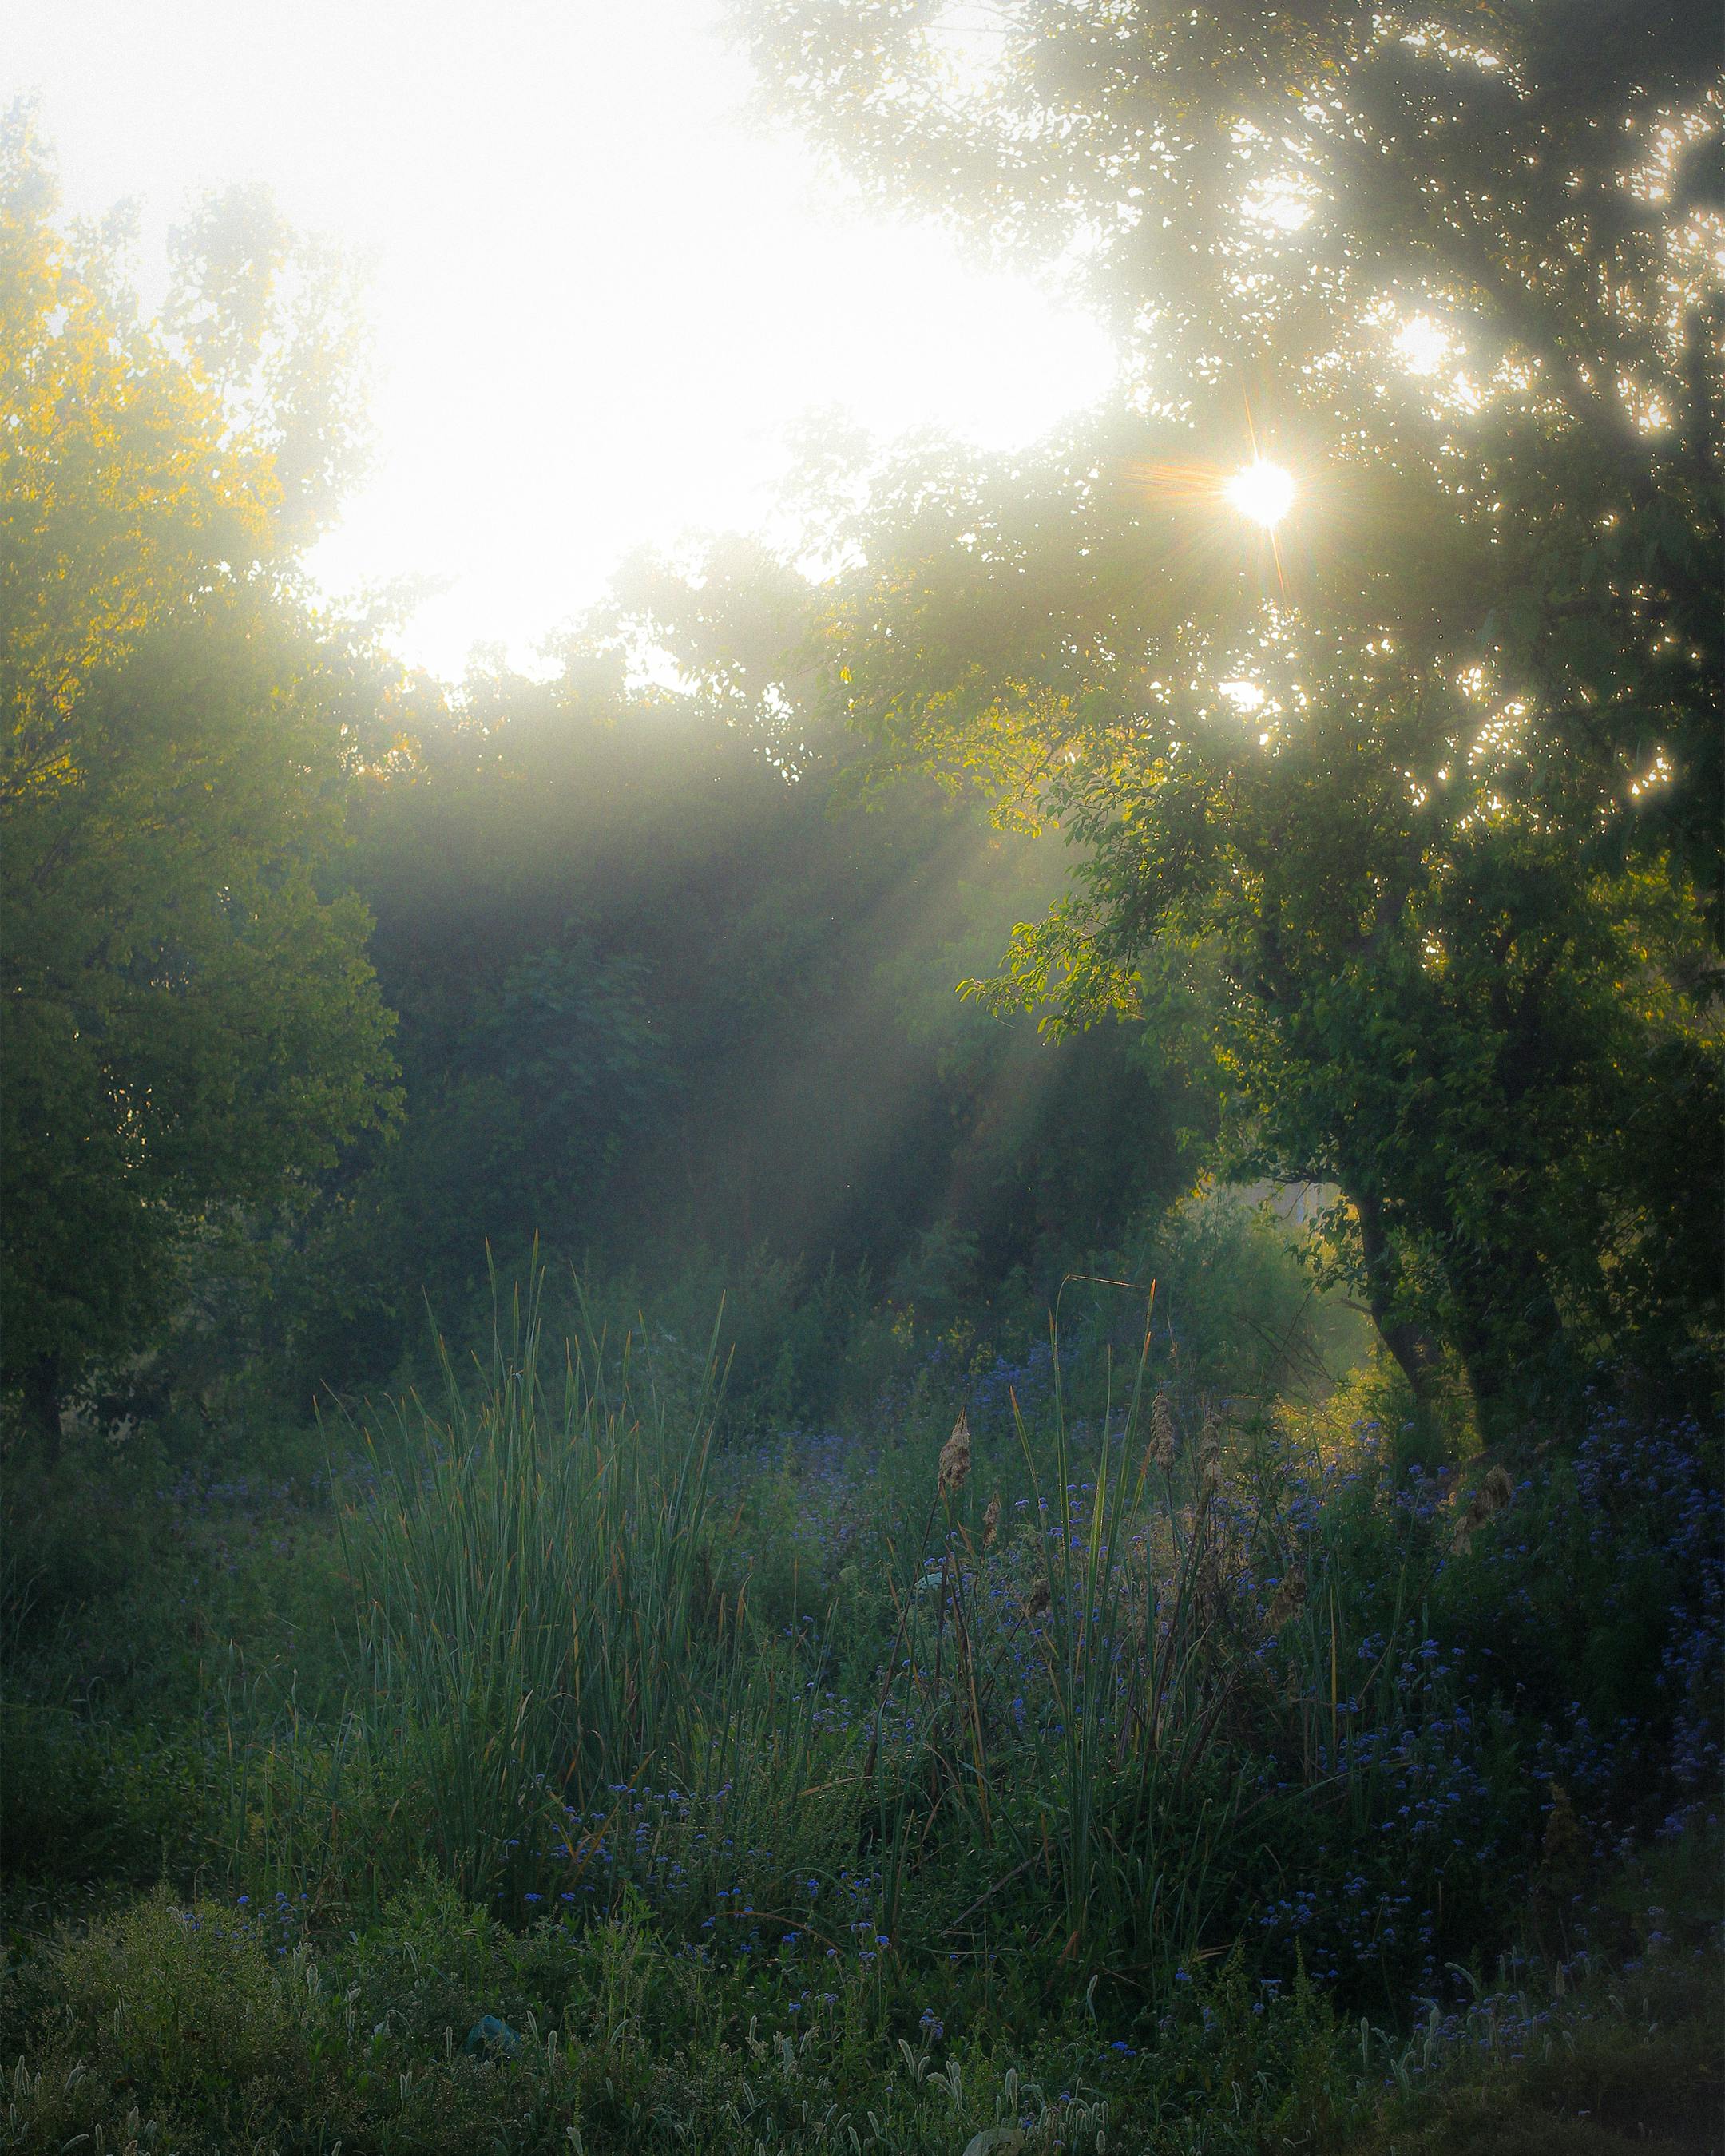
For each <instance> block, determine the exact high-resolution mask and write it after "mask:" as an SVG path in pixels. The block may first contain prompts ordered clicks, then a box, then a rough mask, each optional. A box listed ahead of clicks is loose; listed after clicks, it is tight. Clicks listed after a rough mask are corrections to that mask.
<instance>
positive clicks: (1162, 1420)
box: [1144, 1393, 1174, 1475]
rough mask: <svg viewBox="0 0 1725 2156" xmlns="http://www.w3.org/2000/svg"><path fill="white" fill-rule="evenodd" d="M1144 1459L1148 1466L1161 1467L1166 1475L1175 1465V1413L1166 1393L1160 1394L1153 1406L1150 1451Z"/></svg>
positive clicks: (1151, 1410) (1151, 1411)
mask: <svg viewBox="0 0 1725 2156" xmlns="http://www.w3.org/2000/svg"><path fill="white" fill-rule="evenodd" d="M1144 1457H1145V1463H1146V1465H1147V1466H1151V1467H1159V1468H1160V1469H1161V1470H1162V1471H1163V1474H1164V1475H1166V1474H1167V1473H1168V1470H1169V1468H1171V1467H1172V1466H1173V1464H1174V1411H1173V1409H1172V1408H1171V1407H1170V1406H1169V1405H1168V1394H1166V1393H1158V1394H1157V1395H1156V1399H1155V1401H1154V1403H1153V1404H1152V1407H1151V1409H1150V1450H1148V1452H1147V1453H1146V1455H1144Z"/></svg>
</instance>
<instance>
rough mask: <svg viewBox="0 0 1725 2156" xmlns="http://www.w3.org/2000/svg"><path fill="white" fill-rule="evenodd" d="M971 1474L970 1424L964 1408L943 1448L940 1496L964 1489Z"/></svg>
mask: <svg viewBox="0 0 1725 2156" xmlns="http://www.w3.org/2000/svg"><path fill="white" fill-rule="evenodd" d="M969 1474H970V1424H969V1422H968V1420H967V1419H966V1417H965V1413H964V1410H963V1408H960V1409H959V1410H958V1419H957V1422H955V1423H954V1424H953V1425H952V1435H951V1436H950V1437H949V1438H948V1439H947V1441H946V1443H945V1444H944V1445H942V1447H941V1465H940V1483H939V1488H940V1494H941V1496H943V1497H950V1496H952V1495H953V1494H954V1493H955V1492H956V1491H960V1490H962V1489H963V1487H964V1485H965V1482H966V1481H967V1480H968V1476H969Z"/></svg>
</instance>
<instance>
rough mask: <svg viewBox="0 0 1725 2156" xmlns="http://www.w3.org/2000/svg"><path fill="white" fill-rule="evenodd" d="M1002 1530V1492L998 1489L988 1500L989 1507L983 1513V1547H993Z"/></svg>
mask: <svg viewBox="0 0 1725 2156" xmlns="http://www.w3.org/2000/svg"><path fill="white" fill-rule="evenodd" d="M999 1532H1000V1492H999V1491H998V1490H997V1491H995V1492H994V1494H993V1496H992V1497H990V1498H989V1500H988V1511H987V1512H984V1513H983V1548H984V1549H985V1550H986V1549H993V1547H994V1538H995V1537H996V1536H997V1535H998V1534H999Z"/></svg>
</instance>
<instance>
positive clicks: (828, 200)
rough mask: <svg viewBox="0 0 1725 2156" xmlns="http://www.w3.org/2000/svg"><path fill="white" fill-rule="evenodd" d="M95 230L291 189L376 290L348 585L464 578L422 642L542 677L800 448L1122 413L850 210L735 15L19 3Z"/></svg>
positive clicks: (155, 239)
mask: <svg viewBox="0 0 1725 2156" xmlns="http://www.w3.org/2000/svg"><path fill="white" fill-rule="evenodd" d="M0 12H3V13H4V14H5V16H6V18H7V20H6V25H5V37H4V41H3V48H0V95H3V96H4V97H5V98H6V99H7V100H10V98H11V97H12V96H13V95H18V94H19V93H28V92H31V91H34V92H37V93H39V95H40V96H41V99H42V100H43V121H44V132H45V134H46V135H47V136H48V139H49V141H50V142H51V143H52V144H53V145H54V147H55V149H56V151H57V154H58V157H59V167H60V175H61V180H62V183H63V186H64V191H65V194H66V197H67V199H68V202H69V204H70V206H71V207H72V208H74V209H77V210H80V211H85V212H100V211H101V210H104V209H105V208H108V207H110V205H111V204H112V203H115V202H116V201H118V200H120V199H121V198H132V199H133V200H135V201H136V202H137V203H138V204H139V206H140V208H141V211H142V213H143V217H144V222H145V233H146V254H147V252H148V251H149V250H156V251H158V252H159V249H160V246H161V242H162V234H164V232H165V230H166V228H167V225H168V224H169V223H171V222H172V220H173V219H174V218H177V216H178V215H180V214H181V213H182V210H183V208H184V207H185V205H186V203H187V200H188V198H192V197H193V196H195V195H196V194H198V193H200V192H202V191H203V189H205V188H208V187H222V186H225V185H227V184H228V183H230V182H234V181H241V180H263V181H265V182H268V183H269V185H270V187H272V188H273V189H274V190H275V195H276V198H277V200H278V201H279V202H280V205H281V207H282V208H283V209H284V210H285V212H286V213H287V215H288V216H289V217H290V218H291V219H292V220H293V221H294V223H296V224H298V225H300V226H301V227H305V228H312V229H316V230H320V231H323V232H326V233H329V234H331V235H333V236H334V237H336V239H340V240H341V241H342V242H343V243H344V244H347V245H348V246H350V247H352V248H355V249H359V250H361V251H362V253H363V254H365V255H366V256H367V258H368V259H370V260H371V261H372V263H373V264H375V273H374V279H373V285H372V317H373V321H374V324H375V329H376V334H377V393H376V400H375V406H374V413H375V420H376V425H377V461H376V465H375V467H374V470H373V474H372V477H371V479H370V480H369V481H368V482H367V484H366V485H365V487H364V488H363V490H362V491H361V492H360V493H359V494H358V495H356V497H355V498H354V500H353V501H352V505H351V507H350V509H349V511H348V514H347V518H346V521H345V522H344V523H343V525H342V526H341V529H340V530H339V531H336V533H335V534H334V535H333V536H331V538H329V539H328V540H326V542H324V544H323V546H322V547H321V549H320V550H319V553H318V556H317V557H316V567H318V569H319V572H320V573H321V575H322V576H323V577H324V578H325V580H326V583H328V585H329V586H330V588H331V589H332V590H334V591H342V590H346V589H348V588H353V587H356V586H358V585H361V584H364V583H381V582H383V581H385V580H388V579H393V578H395V577H403V576H409V575H427V576H434V577H443V578H446V579H448V580H449V588H448V589H447V591H446V592H444V593H443V594H442V595H441V596H440V597H438V598H434V599H433V600H431V601H429V603H427V604H426V605H425V606H424V608H422V609H421V611H420V612H419V613H418V614H417V615H416V616H415V617H414V619H413V621H412V623H411V624H409V626H408V628H407V629H405V630H404V631H403V634H402V635H401V636H400V637H399V639H398V643H399V644H400V646H401V648H402V649H403V651H404V652H405V653H406V654H408V656H409V657H411V658H413V659H414V660H418V661H420V662H422V663H424V664H425V665H430V666H432V667H434V668H435V669H436V670H439V672H443V673H445V674H452V673H456V672H459V670H460V666H461V664H462V661H463V660H464V659H465V654H466V653H467V650H468V649H469V647H470V645H471V644H473V643H474V642H475V641H476V640H479V639H496V640H501V641H502V642H504V643H506V644H508V646H509V647H510V649H511V654H512V655H513V656H514V657H515V658H516V660H524V659H526V657H527V655H528V654H529V652H530V650H531V646H532V645H533V644H534V643H535V642H536V641H537V639H539V638H540V637H542V635H544V634H546V633H547V631H548V630H549V629H552V628H553V627H554V626H555V625H556V624H557V623H558V622H560V621H562V620H565V619H567V618H568V617H569V616H570V615H571V614H572V613H575V612H577V611H578V609H579V608H581V607H583V606H584V605H585V604H586V603H588V602H589V601H590V600H591V599H593V598H595V597H596V596H597V595H598V592H599V590H600V589H601V588H602V587H603V583H604V581H605V578H606V577H607V575H608V572H609V570H610V568H611V567H612V566H613V564H614V562H616V561H617V559H618V558H619V556H620V555H621V554H623V553H624V552H625V551H626V550H627V549H628V548H629V547H632V546H634V545H636V544H638V543H639V542H641V541H643V540H649V539H650V540H658V541H661V542H663V541H670V540H672V539H675V537H676V536H678V535H679V533H680V532H682V531H685V530H691V529H699V528H707V529H716V528H722V527H732V526H748V525H751V524H757V523H759V522H760V521H762V517H763V516H765V515H766V513H767V511H768V504H769V496H770V491H771V488H772V485H773V480H774V478H775V476H776V475H777V474H778V471H779V470H780V469H781V468H782V465H783V449H782V434H783V428H784V427H785V425H786V423H788V422H789V421H791V420H793V419H794V418H796V416H797V415H798V413H800V412H802V411H803V410H805V409H807V408H810V407H814V406H824V405H828V404H834V403H836V404H839V405H842V406H844V407H846V408H849V409H850V412H852V413H854V414H855V417H856V418H858V419H860V421H861V422H862V423H864V424H865V426H867V427H869V428H870V429H872V430H874V431H875V432H877V433H882V434H892V433H896V432H898V431H900V430H901V429H906V428H910V427H914V426H919V425H924V424H930V423H932V424H937V425H943V426H947V427H951V428H952V429H955V430H957V431H958V432H960V433H962V434H966V435H968V436H969V437H970V438H972V439H975V440H976V441H977V442H978V444H983V445H986V446H990V447H997V446H999V447H1004V446H1009V445H1010V444H1014V443H1015V442H1018V441H1022V440H1027V439H1030V438H1032V437H1033V436H1034V435H1035V434H1039V433H1040V432H1042V431H1043V430H1044V429H1045V428H1046V427H1048V426H1049V425H1050V424H1051V423H1053V422H1054V421H1055V419H1057V418H1059V417H1060V414H1061V413H1064V412H1065V411H1067V410H1069V409H1070V408H1073V407H1074V406H1077V405H1083V404H1087V403H1091V402H1092V401H1093V400H1094V399H1095V398H1096V397H1097V396H1098V395H1100V394H1101V392H1102V390H1103V389H1104V388H1105V387H1106V382H1107V380H1108V378H1109V374H1110V371H1111V358H1110V355H1109V352H1108V348H1107V346H1106V340H1105V339H1104V337H1103V335H1102V333H1101V331H1100V330H1099V329H1098V328H1097V327H1096V326H1095V325H1094V324H1093V323H1091V322H1090V321H1087V320H1086V319H1085V318H1083V317H1081V316H1075V315H1073V314H1071V313H1070V312H1062V311H1060V309H1059V308H1058V307H1056V306H1055V305H1054V304H1053V303H1052V302H1050V300H1047V299H1045V297H1043V296H1042V295H1040V294H1039V293H1038V292H1037V291H1036V290H1034V288H1033V287H1031V286H1029V285H1024V284H1022V283H1019V282H1017V281H1015V280H1008V279H1004V278H1000V277H994V276H990V275H984V274H983V273H982V272H980V271H978V270H977V269H971V268H968V267H966V266H965V265H964V264H963V263H962V262H961V261H960V260H959V259H958V258H957V255H956V254H955V253H954V251H953V249H952V246H951V244H949V243H948V242H947V241H946V240H944V239H942V238H941V237H939V236H938V235H937V234H934V233H932V232H930V231H927V230H924V229H921V228H906V227H895V226H889V225H884V224H881V223H868V222H864V221H862V220H861V219H860V218H855V217H854V216H852V215H850V214H849V213H847V212H846V211H845V208H844V206H843V204H842V202H841V199H840V198H839V196H838V195H837V193H835V192H834V191H833V190H832V189H831V188H830V187H828V186H827V185H826V184H824V182H821V181H820V180H819V177H818V176H817V175H816V173H815V171H814V166H813V163H812V162H811V161H810V160H809V158H808V157H807V156H806V155H805V153H803V151H802V150H801V149H800V147H799V146H796V145H795V144H793V143H792V142H790V141H782V140H778V139H768V138H766V137H764V136H761V135H759V134H758V133H755V132H752V131H751V130H750V129H749V127H748V126H747V122H746V121H744V119H743V117H742V110H741V108H742V100H743V99H744V97H745V96H746V95H747V90H748V80H747V70H746V69H745V68H744V67H743V64H742V61H741V60H740V59H738V58H737V57H736V56H735V55H733V54H730V53H729V52H727V51H726V49H725V47H724V45H723V44H722V42H721V38H719V36H718V34H717V33H716V28H715V27H714V22H715V16H716V7H715V5H714V4H713V3H712V0H36V3H35V4H28V0H10V4H9V5H5V6H3V7H0Z"/></svg>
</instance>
